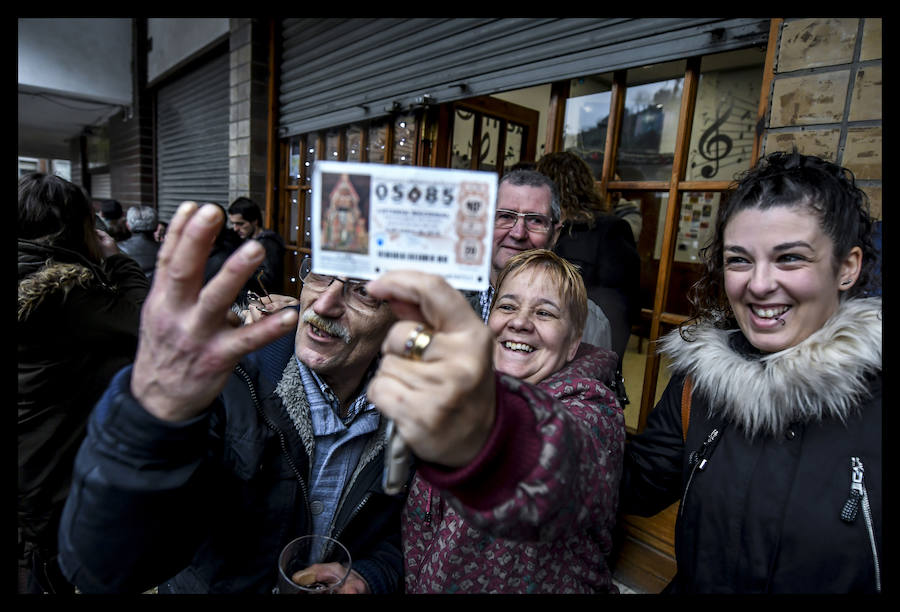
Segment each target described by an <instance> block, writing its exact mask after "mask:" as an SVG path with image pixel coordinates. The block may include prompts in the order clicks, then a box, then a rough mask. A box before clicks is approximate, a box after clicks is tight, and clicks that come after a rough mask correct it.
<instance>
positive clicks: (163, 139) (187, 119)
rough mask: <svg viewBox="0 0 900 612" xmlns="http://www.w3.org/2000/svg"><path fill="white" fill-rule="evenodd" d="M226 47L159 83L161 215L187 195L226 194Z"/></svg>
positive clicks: (221, 198) (203, 198) (216, 198)
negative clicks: (213, 56)
mask: <svg viewBox="0 0 900 612" xmlns="http://www.w3.org/2000/svg"><path fill="white" fill-rule="evenodd" d="M229 94H230V92H229V74H228V53H224V54H221V55H219V56H217V57H215V58H213V59H212V60H210V61H209V62H207V63H205V64H203V65H202V66H200V67H198V68H197V69H196V70H194V71H192V72H190V73H189V74H186V75H185V76H183V77H180V78H179V79H177V80H176V81H173V82H172V83H169V84H167V85H165V86H163V87H161V88H160V89H159V91H158V93H157V98H156V147H157V149H156V164H157V170H156V172H157V201H158V202H159V217H160V219H161V220H162V221H166V222H168V221H169V219H170V218H171V217H172V215H173V214H174V213H175V209H176V208H178V205H179V204H181V202H183V201H184V200H195V201H198V202H218V203H219V204H221V205H222V206H225V207H227V206H228V204H229V202H228V201H227V199H228V175H229V168H228V122H229V113H230V98H229Z"/></svg>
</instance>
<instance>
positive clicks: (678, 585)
mask: <svg viewBox="0 0 900 612" xmlns="http://www.w3.org/2000/svg"><path fill="white" fill-rule="evenodd" d="M723 202H724V204H723V205H722V206H721V208H720V210H719V215H718V219H717V221H716V227H715V235H714V238H713V241H712V242H711V244H710V245H709V246H708V248H706V249H705V250H704V251H703V252H702V255H703V258H704V263H705V265H706V271H705V275H704V276H703V278H701V280H700V281H699V283H698V284H697V285H695V287H694V288H693V290H692V293H691V297H692V300H691V301H692V304H693V305H694V308H695V313H694V318H693V319H692V322H691V323H690V324H689V325H686V326H685V327H684V328H683V329H681V330H675V331H673V332H672V333H670V334H669V335H668V336H666V337H665V338H664V340H663V341H662V343H661V346H662V350H663V352H664V353H665V354H666V355H667V356H668V357H669V358H670V360H671V362H670V365H669V368H670V370H671V371H672V372H673V375H672V378H671V380H670V383H669V385H668V386H667V388H666V390H665V392H664V394H663V396H662V398H661V400H660V402H659V403H658V405H657V406H656V408H655V409H654V411H653V412H652V413H651V414H650V417H649V419H648V421H647V427H646V429H645V430H644V432H643V433H642V434H641V435H639V436H636V437H635V438H634V439H633V440H632V441H631V442H629V444H628V447H627V449H626V460H625V471H624V475H623V479H622V490H621V495H622V511H623V512H626V513H636V514H642V515H652V514H655V513H656V512H658V511H660V510H662V509H663V508H665V507H667V506H669V505H670V504H672V503H674V502H675V501H678V500H681V505H680V509H679V515H678V519H677V523H676V526H675V553H676V559H677V563H678V571H677V574H676V576H675V578H674V580H673V581H672V583H671V584H670V585H669V587H668V590H669V591H670V592H677V593H680V592H703V593H726V592H727V593H762V592H765V593H824V592H828V593H847V592H876V591H879V590H880V589H881V584H882V582H883V576H882V573H881V568H882V561H883V556H882V555H883V549H882V530H883V527H884V518H883V515H882V499H883V488H884V481H883V480H882V453H881V440H882V417H881V414H882V413H881V398H882V373H881V361H882V325H883V322H882V307H881V298H880V297H863V296H864V293H863V292H864V290H865V288H866V286H867V284H868V280H869V276H870V268H871V264H872V262H873V261H874V251H873V247H872V241H871V236H870V232H871V227H872V222H871V219H870V218H869V215H868V211H867V206H866V197H865V194H864V193H863V192H862V191H861V190H860V189H859V188H858V187H857V186H856V185H855V182H854V179H853V176H852V174H851V173H849V171H847V170H845V169H843V168H840V167H839V166H836V165H835V164H832V163H830V162H827V161H824V160H821V159H819V158H817V157H812V156H807V155H801V154H799V153H797V152H796V151H794V152H792V153H781V152H778V153H772V154H770V155H768V156H766V157H765V158H763V159H762V160H761V161H760V163H759V164H758V165H757V166H756V167H754V168H752V169H751V170H750V171H748V172H747V173H745V174H744V175H743V176H742V177H741V178H740V181H739V182H738V183H737V186H736V188H735V189H734V190H733V192H732V193H731V194H730V196H729V197H728V198H727V199H723ZM686 378H687V379H688V380H690V381H691V385H692V387H690V388H689V391H690V389H692V393H689V397H691V405H690V408H689V418H688V419H686V420H687V421H688V423H689V425H687V431H686V433H684V432H683V429H682V427H683V418H682V416H681V410H682V405H683V401H682V391H683V389H684V387H685V380H686Z"/></svg>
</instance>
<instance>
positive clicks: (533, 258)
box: [491, 249, 588, 338]
mask: <svg viewBox="0 0 900 612" xmlns="http://www.w3.org/2000/svg"><path fill="white" fill-rule="evenodd" d="M532 268H533V269H542V270H546V272H547V274H548V275H549V277H550V280H551V281H553V283H554V284H555V285H556V287H557V288H558V289H559V291H560V294H561V295H562V298H563V305H564V307H565V308H566V310H567V311H568V313H569V317H570V319H571V323H572V333H571V337H572V338H580V337H581V334H582V333H583V332H584V325H585V322H586V321H587V313H588V305H587V289H586V288H585V286H584V279H582V278H581V272H579V268H578V266H576V265H575V264H573V263H571V262H569V261H566V260H565V259H563V258H562V257H560V256H559V255H557V254H556V253H554V252H553V251H550V250H547V249H532V250H530V251H525V252H523V253H519V254H518V255H515V256H514V257H511V258H510V259H509V261H507V262H506V265H505V266H504V267H503V270H501V272H500V276H498V277H497V286H496V291H494V299H493V300H492V301H491V312H493V311H494V307H495V305H496V304H497V296H498V295H500V287H502V286H503V281H504V280H505V279H506V277H507V276H509V275H510V274H512V273H514V272H518V271H520V270H528V269H532Z"/></svg>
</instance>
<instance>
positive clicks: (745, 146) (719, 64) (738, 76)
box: [685, 48, 765, 181]
mask: <svg viewBox="0 0 900 612" xmlns="http://www.w3.org/2000/svg"><path fill="white" fill-rule="evenodd" d="M764 60H765V51H764V50H761V49H756V48H753V49H743V50H740V51H730V52H727V53H719V54H716V55H710V56H706V57H704V58H703V60H702V62H701V73H700V83H699V85H698V88H697V104H696V109H695V110H694V123H693V127H692V132H691V145H690V149H689V152H688V164H687V172H686V176H685V178H686V179H687V180H689V181H690V180H704V179H709V180H720V181H722V180H724V181H731V180H733V179H734V178H735V175H737V174H739V173H741V172H743V171H745V170H747V169H748V168H749V167H750V164H751V159H750V157H751V154H752V152H753V136H754V123H755V121H756V113H757V107H758V105H759V93H760V91H759V88H760V85H761V83H762V77H763V64H764Z"/></svg>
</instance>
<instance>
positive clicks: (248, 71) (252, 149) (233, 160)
mask: <svg viewBox="0 0 900 612" xmlns="http://www.w3.org/2000/svg"><path fill="white" fill-rule="evenodd" d="M266 28H267V25H266V21H265V20H264V19H247V18H234V19H232V20H231V37H230V56H231V57H230V85H231V113H230V117H229V126H228V127H229V131H228V160H229V172H228V174H229V179H228V203H229V204H230V203H231V202H232V201H234V200H235V198H237V197H239V196H246V197H249V198H250V199H252V200H253V201H254V202H256V203H257V204H258V205H259V207H260V208H261V209H263V217H264V218H265V207H266V145H267V141H266V133H267V121H266V108H267V106H266V105H267V103H268V99H267V96H266V86H267V80H268V73H269V67H268V51H269V47H268V44H269V43H268V40H269V38H268V36H269V34H268V30H267V29H266ZM226 206H227V204H226Z"/></svg>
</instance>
